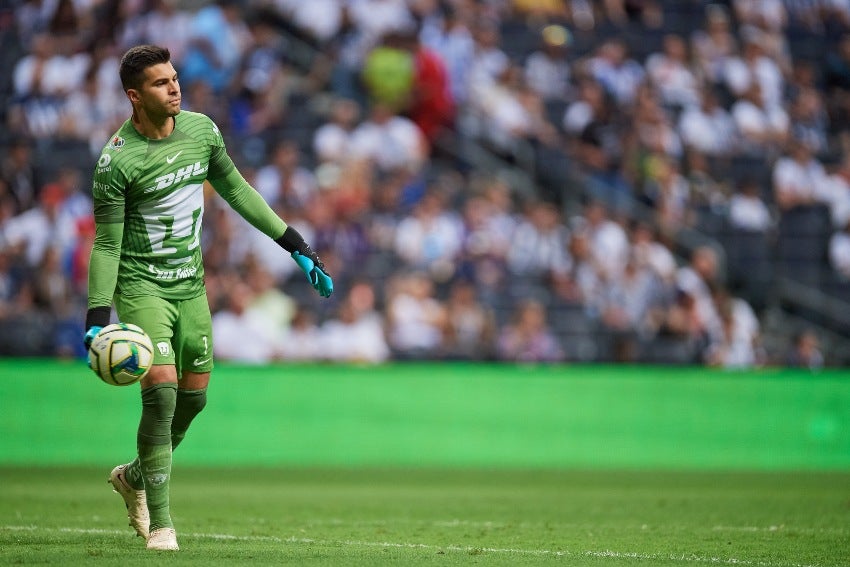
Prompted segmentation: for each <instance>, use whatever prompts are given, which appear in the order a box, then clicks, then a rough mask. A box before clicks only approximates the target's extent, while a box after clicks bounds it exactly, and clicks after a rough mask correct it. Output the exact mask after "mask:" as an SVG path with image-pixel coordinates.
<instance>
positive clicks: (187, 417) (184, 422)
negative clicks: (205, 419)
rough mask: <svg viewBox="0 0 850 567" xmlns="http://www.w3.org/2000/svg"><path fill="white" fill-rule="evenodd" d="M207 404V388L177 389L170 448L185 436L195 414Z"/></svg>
mask: <svg viewBox="0 0 850 567" xmlns="http://www.w3.org/2000/svg"><path fill="white" fill-rule="evenodd" d="M206 405H207V390H206V389H203V390H177V408H176V409H175V410H174V420H173V421H172V422H171V449H172V450H174V449H176V448H177V445H179V444H180V442H181V441H183V438H184V437H186V431H188V429H189V425H190V424H191V423H192V420H193V419H195V416H196V415H198V414H199V413H201V410H203V409H204V406H206Z"/></svg>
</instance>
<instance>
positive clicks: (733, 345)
mask: <svg viewBox="0 0 850 567" xmlns="http://www.w3.org/2000/svg"><path fill="white" fill-rule="evenodd" d="M5 5H10V7H8V8H5V7H4V8H2V9H0V34H2V35H0V41H2V44H3V45H4V52H5V53H6V55H5V56H4V57H3V58H2V59H0V64H2V65H4V68H3V73H2V76H4V77H7V78H8V79H5V80H6V82H7V84H5V85H4V90H5V95H4V96H6V101H5V103H4V110H3V115H2V119H3V126H2V129H3V134H4V136H3V139H2V140H0V143H2V145H3V148H4V149H3V153H2V163H1V164H0V350H3V351H5V352H4V354H55V355H65V356H81V355H82V354H83V353H81V352H80V349H81V346H80V342H81V341H80V338H81V336H82V332H83V331H82V321H83V318H84V312H85V300H86V278H87V271H86V270H87V262H88V253H89V250H90V248H91V244H92V240H93V229H94V225H93V220H92V216H91V199H90V188H89V187H88V182H89V180H90V174H91V170H92V169H93V167H94V163H95V161H96V159H97V156H98V155H99V154H100V151H101V148H102V147H103V145H104V144H105V143H106V142H107V141H108V139H109V137H110V135H111V134H112V133H113V132H114V131H115V130H116V129H117V128H118V127H119V126H120V124H121V123H122V122H123V121H124V120H126V118H127V117H128V114H129V103H128V101H127V100H126V98H125V96H124V94H123V92H122V90H121V86H120V81H119V78H118V71H117V70H118V61H119V59H120V56H121V54H122V53H123V52H124V51H125V50H126V49H127V48H128V47H130V46H132V45H136V44H139V43H155V44H159V45H163V46H166V47H168V48H169V49H170V51H171V54H172V60H173V63H174V65H175V67H176V68H177V70H178V72H179V76H180V82H181V88H182V90H183V106H184V108H185V109H188V110H193V111H199V112H203V113H205V114H207V115H209V116H210V117H211V118H213V119H214V120H215V121H216V123H217V124H218V126H219V127H220V128H221V130H222V132H223V133H224V134H225V139H226V140H227V142H228V149H229V151H230V153H231V155H232V156H233V158H234V160H235V161H236V162H237V164H238V165H239V167H240V170H241V171H242V172H243V174H244V175H245V176H246V178H247V179H248V180H249V181H250V182H251V183H252V185H253V186H254V187H255V188H256V190H257V191H259V192H260V193H261V194H262V195H263V197H264V198H265V199H266V200H267V201H268V202H269V203H270V204H271V205H272V207H273V208H275V209H276V210H277V211H278V212H279V213H280V215H281V216H282V217H283V218H284V219H285V220H286V221H287V222H288V223H290V224H291V225H293V226H295V227H296V228H297V229H298V230H299V231H300V232H301V233H302V234H303V235H304V236H305V238H306V240H307V241H308V242H311V243H312V244H313V246H314V248H315V249H316V250H317V252H318V253H319V255H320V256H321V257H322V259H323V260H324V261H325V263H326V265H327V267H328V271H329V273H331V274H332V275H333V276H334V278H335V280H336V281H337V286H336V287H337V290H338V291H337V293H336V294H335V295H334V296H333V297H332V298H331V300H330V301H319V300H317V299H316V298H314V297H313V296H312V295H311V294H310V292H311V290H310V288H309V286H308V285H306V282H303V281H300V278H301V277H303V276H302V275H301V274H300V272H299V273H296V271H295V270H294V268H295V265H294V263H292V262H291V261H290V260H289V259H288V258H286V255H285V254H284V253H282V251H281V250H280V249H279V247H278V246H277V245H276V244H275V243H274V242H271V241H269V240H268V239H267V238H266V237H264V236H263V235H262V234H260V233H259V232H258V231H256V230H253V229H250V228H249V227H248V226H247V224H246V223H245V221H244V220H242V219H241V218H239V217H238V216H236V215H235V213H233V212H232V211H231V210H230V209H229V208H228V207H227V206H226V204H224V202H223V201H222V200H221V199H220V198H219V197H218V196H217V195H215V193H214V192H213V191H212V190H211V189H210V190H209V191H208V193H207V199H206V208H205V213H204V227H205V228H204V234H203V237H204V241H203V246H204V254H205V263H206V268H205V269H206V283H207V290H208V294H209V299H210V304H211V307H212V310H213V327H214V336H215V351H216V355H217V356H218V357H219V358H220V359H222V360H239V361H245V362H254V363H262V362H268V361H274V360H329V361H360V362H369V363H375V362H381V361H385V360H390V359H394V360H411V359H450V360H509V361H522V362H558V361H637V362H640V361H652V362H673V363H701V364H708V365H715V366H721V367H728V368H747V367H754V366H760V365H766V364H785V365H793V366H800V367H809V368H819V367H821V366H822V365H824V364H825V357H824V354H823V353H822V352H821V348H820V346H819V344H818V335H817V333H815V332H814V331H813V330H812V329H809V328H800V329H799V330H798V332H797V333H796V334H794V336H793V338H792V339H789V343H788V344H786V345H783V348H781V349H777V350H776V351H774V352H771V351H770V349H768V348H766V347H765V345H764V343H763V333H762V324H761V319H760V311H761V309H762V308H763V307H764V305H763V304H761V303H759V302H758V293H756V294H754V295H753V294H751V295H749V296H744V295H742V294H741V293H739V290H738V289H736V288H735V287H733V286H730V285H728V283H729V282H728V277H727V275H728V274H727V272H726V265H725V260H726V256H727V252H728V251H727V250H724V249H723V247H722V246H718V245H717V244H716V243H715V242H714V241H711V240H710V239H707V240H705V241H704V242H700V243H698V244H697V245H694V246H691V247H688V248H683V247H682V246H681V245H680V244H679V241H678V240H677V235H679V234H681V232H682V231H683V230H687V229H691V228H699V223H700V218H702V216H704V215H705V214H714V215H721V216H722V217H723V218H724V220H725V222H727V223H728V224H729V226H731V227H733V228H735V229H738V230H741V231H745V232H747V233H755V234H765V235H767V234H771V233H772V232H773V231H775V230H776V228H777V226H778V225H779V224H780V223H781V222H782V218H783V215H785V214H786V213H788V212H789V211H799V210H801V209H805V208H807V207H817V208H820V209H824V210H826V211H827V212H828V223H829V231H830V242H829V249H828V256H827V258H826V261H828V262H829V268H830V269H831V270H834V272H835V274H836V277H837V278H850V159H846V158H845V156H848V155H850V154H848V150H850V137H848V131H847V124H848V117H850V1H848V0H806V1H801V0H727V1H714V2H708V1H703V0H678V1H672V0H671V1H664V0H548V1H547V0H311V1H308V2H298V1H293V0H265V1H262V0H256V1H252V0H245V1H241V2H240V1H235V0H220V1H217V2H201V1H188V0H187V1H180V0H129V1H117V0H31V1H24V0H12V1H11V3H10V4H9V3H7V4H5ZM795 34H796V35H795ZM794 37H819V38H822V40H821V41H822V43H823V45H824V46H825V49H824V51H823V52H815V53H807V54H806V55H807V56H797V55H796V54H795V53H794V50H793V49H792V48H791V45H790V41H791V39H792V38H794ZM304 53H308V56H309V61H310V64H309V65H308V66H306V67H305V66H304V65H303V59H299V54H301V56H303V54H304ZM447 137H451V138H452V139H455V140H457V139H460V140H468V141H474V142H475V143H476V144H479V145H480V147H482V148H485V149H486V151H488V152H491V153H492V154H493V155H495V156H498V158H499V159H500V160H503V161H504V162H505V163H507V164H513V165H516V166H520V167H521V166H523V165H525V164H527V162H528V159H529V158H528V156H529V155H531V156H533V158H532V162H533V163H534V164H535V165H536V166H537V167H538V171H537V172H536V174H537V176H538V180H540V181H541V186H540V188H539V191H536V192H532V193H529V192H528V191H519V190H518V189H517V187H515V186H513V185H512V183H511V181H510V180H509V179H508V178H506V177H504V176H502V175H500V174H499V172H498V171H493V170H489V169H487V168H483V167H476V166H474V164H473V165H471V164H470V163H468V162H467V161H463V160H458V159H457V158H456V156H453V155H452V154H451V153H450V152H447V151H446V150H445V146H444V145H443V143H442V142H443V141H444V140H446V139H447ZM63 144H64V145H70V146H73V147H76V148H83V151H82V153H79V154H77V155H79V160H77V161H72V162H71V163H58V162H57V161H56V160H52V158H51V156H53V155H58V154H53V153H52V152H53V150H54V149H56V148H61V147H64V146H63ZM543 157H545V158H546V159H543ZM740 158H744V159H746V160H750V161H747V162H746V163H758V164H761V166H762V167H763V168H764V169H766V171H767V173H768V174H767V179H766V180H765V179H762V178H760V177H759V176H758V175H756V173H757V172H755V171H753V172H748V171H745V172H744V173H745V175H743V176H741V177H740V178H739V179H736V180H735V181H734V182H730V181H729V179H728V178H726V177H723V176H722V175H720V173H719V172H720V171H721V169H720V168H722V167H723V166H724V165H728V164H729V163H731V162H733V161H736V160H739V159H740ZM555 172H564V174H563V175H562V176H560V177H556V178H555V182H554V183H553V182H552V181H551V177H552V176H553V175H554V173H555ZM749 173H753V175H748V174H749ZM547 176H549V177H548V181H549V182H548V183H547V182H546V181H547ZM646 211H649V214H646ZM764 293H767V292H766V291H764Z"/></svg>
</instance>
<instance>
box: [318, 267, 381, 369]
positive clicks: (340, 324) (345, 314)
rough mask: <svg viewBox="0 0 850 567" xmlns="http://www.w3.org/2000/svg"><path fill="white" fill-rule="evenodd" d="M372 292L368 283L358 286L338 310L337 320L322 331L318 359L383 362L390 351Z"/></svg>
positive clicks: (358, 283) (351, 289) (353, 286)
mask: <svg viewBox="0 0 850 567" xmlns="http://www.w3.org/2000/svg"><path fill="white" fill-rule="evenodd" d="M375 301H376V299H375V290H374V288H373V287H372V285H371V284H369V283H367V282H362V281H361V282H357V283H354V284H352V286H351V287H350V288H349V289H348V294H347V295H346V297H345V299H343V301H342V304H341V305H340V306H339V309H338V311H337V315H336V317H333V318H331V319H329V320H327V321H326V322H325V323H324V324H323V325H322V327H321V329H320V333H321V337H322V340H321V341H320V342H321V343H322V345H323V346H324V348H323V349H322V352H320V353H319V356H320V357H321V358H323V359H326V360H331V361H334V362H360V363H371V364H375V363H379V362H384V361H386V360H387V358H388V357H389V355H390V349H389V346H388V345H387V341H386V338H385V336H384V326H383V320H382V318H381V316H380V315H379V314H378V312H377V311H376V310H375Z"/></svg>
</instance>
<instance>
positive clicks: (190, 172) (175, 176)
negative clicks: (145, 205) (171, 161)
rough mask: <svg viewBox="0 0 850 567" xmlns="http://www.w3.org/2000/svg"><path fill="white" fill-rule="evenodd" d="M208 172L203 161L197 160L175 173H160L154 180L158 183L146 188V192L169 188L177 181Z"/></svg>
mask: <svg viewBox="0 0 850 567" xmlns="http://www.w3.org/2000/svg"><path fill="white" fill-rule="evenodd" d="M206 172H207V166H201V162H199V161H196V162H195V163H194V165H187V166H186V167H181V168H180V169H178V170H177V171H175V172H173V173H166V174H165V175H160V176H159V177H157V178H156V179H154V181H156V185H153V186H151V187H148V188H147V189H145V193H150V192H151V191H160V190H162V189H167V188H169V187H171V186H172V185H174V184H175V183H179V182H181V181H184V180H186V179H189V178H192V177H196V176H198V175H203V174H206Z"/></svg>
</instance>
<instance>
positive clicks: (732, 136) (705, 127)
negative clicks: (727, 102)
mask: <svg viewBox="0 0 850 567" xmlns="http://www.w3.org/2000/svg"><path fill="white" fill-rule="evenodd" d="M679 135H680V136H681V138H682V142H683V143H684V144H685V146H686V147H688V148H693V149H695V150H697V151H698V152H699V153H702V154H705V155H708V156H723V155H728V154H729V153H731V152H733V151H735V147H736V145H737V132H736V128H735V121H734V120H733V119H732V115H731V114H729V112H728V111H727V110H726V109H725V108H723V107H722V106H721V105H720V103H719V101H718V100H717V94H716V93H715V92H714V89H713V88H711V87H707V88H705V89H703V91H702V93H701V99H700V104H699V105H695V106H691V107H688V108H686V109H685V111H684V112H682V114H681V116H680V117H679Z"/></svg>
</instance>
